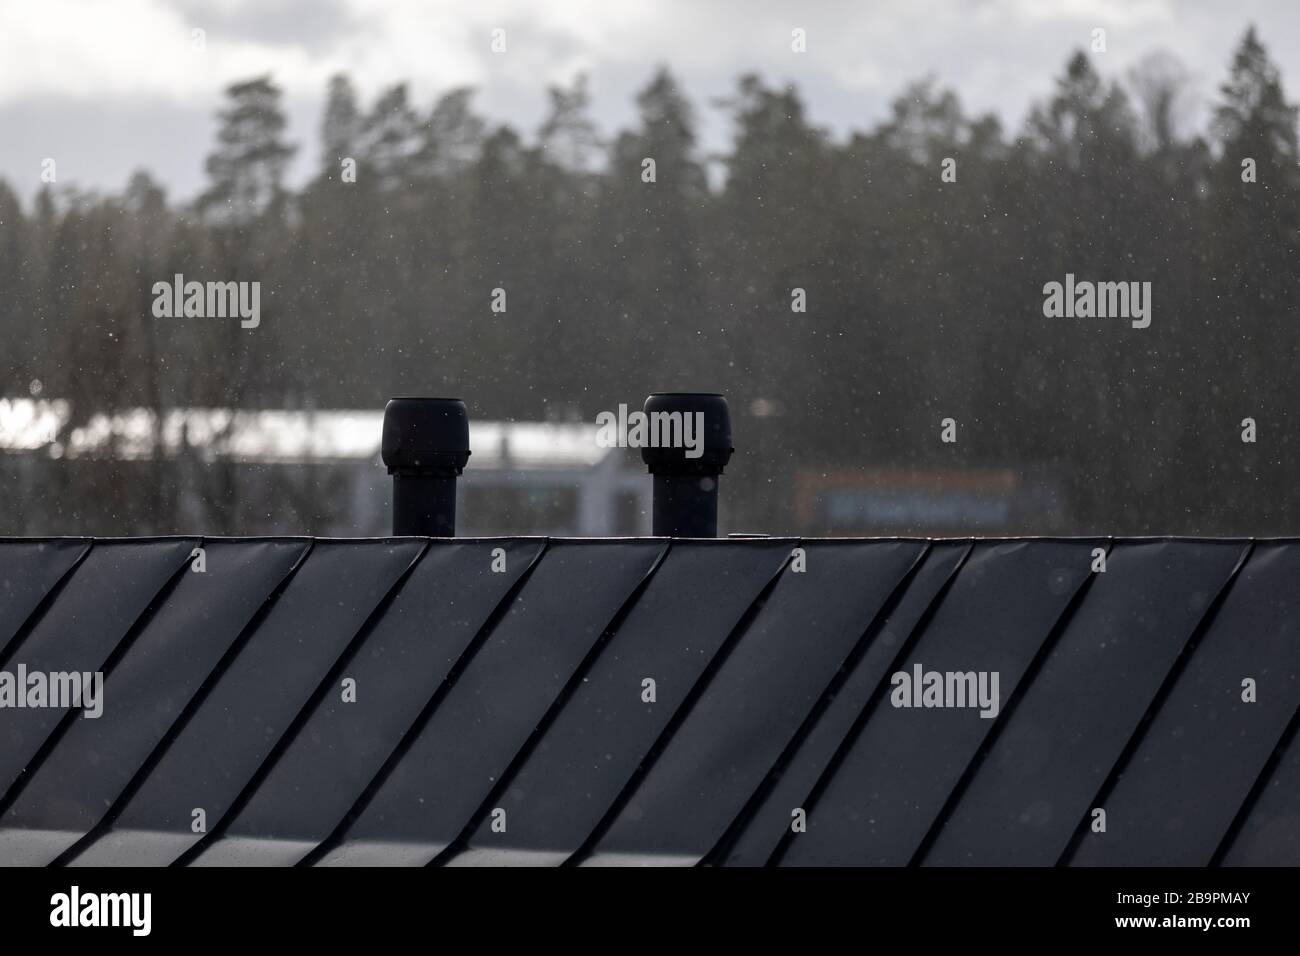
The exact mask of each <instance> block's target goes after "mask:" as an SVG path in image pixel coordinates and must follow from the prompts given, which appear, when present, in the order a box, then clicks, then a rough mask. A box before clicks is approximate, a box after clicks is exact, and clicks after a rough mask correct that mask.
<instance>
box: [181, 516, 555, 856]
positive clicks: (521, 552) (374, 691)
mask: <svg viewBox="0 0 1300 956" xmlns="http://www.w3.org/2000/svg"><path fill="white" fill-rule="evenodd" d="M543 546H544V544H543V542H542V541H540V540H515V541H493V542H482V543H459V542H458V543H455V544H447V545H445V546H440V547H438V548H436V549H433V550H432V551H431V552H430V553H427V554H425V556H424V557H423V558H421V559H420V563H419V564H418V565H417V566H416V568H415V570H414V571H413V572H412V573H411V575H410V577H408V578H407V579H406V580H405V581H404V582H403V583H402V585H401V589H400V590H399V591H398V593H397V594H396V595H395V597H394V598H393V600H392V603H391V604H389V606H388V607H387V608H386V609H385V611H384V613H383V615H382V616H381V617H380V618H379V620H378V621H377V622H376V623H375V625H374V627H373V629H372V630H371V631H370V633H369V634H368V635H366V637H365V640H364V641H363V642H362V643H361V644H360V645H359V646H358V647H357V648H356V652H355V653H354V654H353V655H352V657H351V659H350V660H349V661H348V662H347V664H346V665H345V667H344V669H343V674H344V676H345V678H348V679H351V680H353V681H355V685H354V686H355V690H356V698H355V700H353V701H348V702H345V701H344V700H343V694H342V692H341V691H340V690H339V689H338V688H332V689H331V691H330V692H329V693H328V694H326V695H325V696H324V697H323V698H322V699H321V700H320V701H319V702H317V704H316V706H315V707H314V708H313V710H312V713H311V716H310V717H309V719H308V720H307V721H306V722H305V723H304V724H303V726H302V727H301V728H300V729H299V731H298V733H297V734H296V736H295V738H294V740H293V742H292V743H291V744H290V745H289V747H288V748H287V749H286V750H285V751H284V753H282V754H281V755H280V757H279V759H278V760H277V761H276V763H275V765H274V767H273V768H272V769H271V771H270V773H269V774H268V775H267V777H266V778H265V779H264V780H262V781H261V782H260V784H259V785H258V787H257V790H256V791H255V792H254V793H253V795H252V797H251V799H250V800H249V802H248V804H247V805H246V806H245V807H243V808H242V809H241V810H240V811H239V813H238V815H237V816H236V817H235V818H234V819H233V820H231V821H230V822H229V824H227V825H225V826H223V827H222V828H221V831H220V833H218V834H216V836H217V839H216V840H215V841H213V842H211V844H210V845H209V846H208V848H207V849H206V850H205V851H204V852H203V854H202V855H200V856H199V857H198V858H197V859H196V860H195V861H194V862H195V865H203V866H213V865H217V866H219V865H249V864H258V865H288V864H292V863H296V862H298V861H299V860H301V859H302V858H303V857H304V856H305V855H306V854H307V853H308V852H310V851H311V850H313V849H315V848H316V846H317V845H319V844H320V842H321V841H323V840H324V839H325V838H326V837H328V836H329V835H330V833H331V832H332V831H333V830H334V828H335V827H336V826H337V825H338V824H339V823H341V822H342V821H343V818H344V815H345V814H346V813H347V812H348V810H349V809H350V808H351V807H352V805H353V804H354V803H355V801H356V800H357V799H358V798H359V797H360V796H361V794H362V792H363V790H364V789H365V787H366V786H367V785H368V784H369V783H370V782H371V780H372V779H373V778H374V775H375V774H376V773H377V772H378V771H379V769H380V767H381V766H382V765H383V762H384V760H385V759H386V758H388V757H389V756H390V755H391V754H392V753H393V751H394V749H395V748H396V747H397V745H398V743H399V742H400V741H401V739H402V736H403V734H405V733H406V731H407V730H408V729H409V728H410V726H411V724H412V722H413V721H414V720H415V719H416V717H417V716H418V715H419V713H420V711H421V709H422V708H423V707H424V705H425V703H426V701H428V700H429V698H430V697H431V696H432V695H433V693H434V692H435V691H436V690H437V689H438V686H439V684H441V683H442V682H443V680H444V679H445V678H446V677H447V674H448V672H449V671H450V670H451V669H452V667H453V665H455V663H456V661H457V660H459V659H460V656H461V654H462V653H463V652H464V651H465V649H466V647H467V646H468V645H469V644H470V642H471V641H472V640H473V639H474V637H475V635H476V634H477V633H478V632H479V629H480V628H481V627H482V626H483V625H484V623H485V622H486V621H487V619H488V616H489V615H490V614H491V613H492V611H493V610H494V609H495V608H496V606H497V604H498V603H499V602H500V601H501V600H502V599H503V598H504V597H505V596H506V595H507V594H508V592H509V591H510V588H511V587H512V586H513V585H514V584H515V582H516V581H517V580H518V579H519V577H520V576H521V575H522V574H523V573H524V570H525V569H526V568H527V567H528V566H529V564H530V563H531V562H532V560H533V559H534V558H535V557H536V556H537V553H538V552H539V551H541V549H542V547H543ZM498 552H500V554H499V562H498ZM494 567H497V568H500V569H501V570H499V571H498V570H494ZM304 794H312V795H313V796H312V799H310V800H304V799H303V795H304Z"/></svg>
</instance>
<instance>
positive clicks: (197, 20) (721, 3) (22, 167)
mask: <svg viewBox="0 0 1300 956" xmlns="http://www.w3.org/2000/svg"><path fill="white" fill-rule="evenodd" d="M1250 22H1254V23H1255V24H1256V25H1257V26H1258V27H1259V29H1260V33H1261V36H1262V38H1263V40H1264V43H1265V45H1266V46H1267V47H1268V49H1269V51H1270V53H1271V54H1272V56H1273V57H1274V59H1275V60H1277V61H1278V62H1279V63H1280V64H1281V66H1282V70H1283V77H1284V80H1285V82H1286V86H1287V91H1288V94H1289V96H1290V98H1291V99H1292V100H1295V99H1300V95H1298V94H1300V9H1297V0H845V2H840V0H801V2H776V0H645V2H636V3H632V2H621V0H469V2H459V3H452V2H440V0H0V177H3V178H4V179H6V180H7V181H8V182H9V183H10V184H11V185H13V186H14V187H15V188H16V189H17V190H18V191H19V193H20V194H21V195H23V196H24V197H30V195H31V193H32V192H33V191H35V190H36V189H37V188H39V186H40V169H41V160H42V159H44V158H46V157H53V158H54V159H55V160H56V162H57V164H58V166H57V168H58V182H59V183H60V184H67V183H75V184H77V185H79V186H81V187H87V188H89V187H93V188H98V189H103V190H110V191H117V190H120V189H121V187H122V186H123V184H124V183H125V182H126V178H127V176H128V174H129V173H130V171H131V170H133V169H135V168H139V167H144V168H147V169H149V170H150V171H151V172H153V173H154V175H155V176H157V177H158V178H159V179H161V180H162V181H163V182H164V183H165V184H166V185H167V186H168V188H169V190H170V191H171V194H172V197H173V198H178V199H188V198H190V197H192V196H193V195H194V194H195V193H196V192H197V191H198V189H199V188H200V187H201V185H202V182H203V159H204V156H205V155H206V154H207V152H208V151H209V149H210V147H211V144H212V135H213V129H214V122H213V113H214V111H215V110H216V109H217V107H218V105H219V103H220V99H221V91H222V89H223V87H224V86H225V85H226V84H228V83H230V82H232V81H234V80H237V79H243V78H247V77H250V76H254V75H258V74H261V73H270V74H271V75H272V76H273V77H274V79H275V81H276V82H277V83H278V84H279V85H280V87H281V88H282V89H283V90H284V92H285V106H286V109H287V111H288V114H289V118H290V128H289V137H290V139H291V140H292V141H294V142H296V143H298V144H300V147H301V148H300V151H299V155H298V157H297V160H296V164H295V166H294V169H293V174H292V178H293V181H294V182H295V183H297V182H300V181H301V180H302V179H303V178H304V177H305V176H306V174H307V172H308V170H310V169H311V168H314V166H315V164H316V158H317V141H316V139H317V135H316V134H317V128H318V125H319V119H320V109H321V105H322V100H323V94H324V89H325V85H326V82H327V80H328V78H329V76H330V75H331V74H333V73H335V72H338V71H346V72H347V73H349V74H350V75H351V76H352V77H353V79H354V81H355V82H356V84H357V86H358V87H359V89H360V90H361V92H362V95H363V96H364V97H365V100H366V104H367V105H368V103H369V101H370V99H371V98H372V97H373V96H374V94H375V93H376V92H377V91H378V90H380V89H381V88H383V87H384V86H386V85H389V84H392V83H394V82H397V81H400V80H407V81H409V83H410V85H411V89H412V93H413V95H414V98H415V100H416V102H417V103H418V104H419V105H420V106H421V108H423V107H424V106H425V105H427V103H429V102H431V101H432V99H433V98H434V97H436V96H437V95H438V94H439V93H441V92H443V91H445V90H447V89H448V88H450V87H453V86H459V85H464V84H472V85H475V86H477V87H479V88H480V91H481V92H480V94H479V99H478V106H479V109H480V110H481V111H482V112H483V113H485V114H486V115H487V116H488V117H489V118H491V119H492V120H494V121H498V122H509V123H511V124H512V125H514V126H516V127H517V128H519V129H521V130H522V131H524V132H525V133H527V134H529V135H530V136H531V134H532V132H533V131H534V130H535V129H536V127H537V125H538V123H539V122H540V121H541V119H542V116H543V113H544V110H545V90H546V86H547V84H549V83H555V82H568V81H569V80H571V79H572V77H573V75H574V74H575V73H577V72H578V71H581V70H585V71H587V72H588V73H589V74H590V76H591V90H592V93H593V96H594V102H593V112H594V115H595V117H596V120H597V122H598V123H599V124H600V126H601V128H602V131H603V132H605V133H611V132H613V131H615V130H617V129H619V128H621V127H623V126H626V125H630V124H631V122H632V120H633V117H634V107H633V102H632V98H633V96H634V94H635V92H636V90H637V89H638V88H639V87H641V86H642V85H643V84H644V83H645V82H646V80H647V78H648V77H649V75H650V73H651V71H652V70H653V69H654V67H655V66H656V65H657V64H661V63H662V64H666V65H667V66H668V67H669V68H670V69H671V70H672V71H673V72H674V73H675V75H676V76H677V77H678V79H679V80H681V81H682V82H683V84H684V85H685V87H686V89H687V90H688V92H689V94H690V96H691V98H692V100H693V101H694V102H695V103H696V106H697V108H698V110H699V118H700V121H701V127H702V129H701V132H702V136H703V140H704V145H705V146H706V147H707V148H715V147H717V148H720V147H722V146H724V145H725V144H726V143H727V142H728V137H729V135H730V130H729V129H728V127H727V124H726V121H725V118H724V117H723V116H722V115H721V114H720V113H719V111H718V110H716V109H714V108H712V107H710V106H709V102H710V101H711V100H712V99H713V98H714V97H716V96H719V95H722V94H725V93H727V92H729V91H730V90H731V89H732V88H733V87H734V84H735V79H736V77H737V76H738V75H739V74H740V73H742V72H745V71H751V70H753V71H758V72H760V73H761V74H763V75H764V76H765V77H766V78H767V79H768V80H769V81H771V82H774V83H776V82H785V81H787V80H788V81H792V82H794V83H796V84H797V85H798V87H799V89H800V90H801V91H802V93H803V95H804V99H805V102H806V103H807V104H808V106H809V109H810V113H811V116H812V118H813V120H814V121H815V122H817V123H818V124H821V125H823V126H825V127H827V128H829V129H830V130H831V131H832V132H833V133H834V134H836V135H837V136H843V135H844V133H845V131H846V130H849V129H854V128H863V127H867V126H870V125H872V124H873V123H875V122H876V121H878V120H879V119H880V118H881V117H882V116H884V115H885V113H886V110H887V109H888V104H889V101H890V100H891V99H892V98H893V97H894V96H895V95H896V94H897V92H898V91H899V90H900V88H901V87H902V86H903V85H904V83H905V82H907V81H908V80H912V79H916V78H918V77H920V76H922V75H924V74H926V73H934V74H935V75H936V76H937V77H938V78H939V79H940V81H941V82H942V83H943V84H944V85H948V86H952V87H953V88H955V89H956V90H957V91H958V92H959V93H960V95H961V99H962V102H963V104H964V105H965V107H966V108H967V110H968V112H984V111H994V112H996V113H998V114H999V116H1001V118H1002V119H1003V121H1004V122H1005V123H1006V124H1007V125H1008V127H1009V128H1012V129H1015V128H1018V127H1019V124H1020V122H1021V120H1022V119H1023V118H1024V115H1025V112H1026V110H1027V108H1028V106H1029V105H1030V104H1031V103H1032V102H1033V101H1035V100H1038V99H1041V98H1043V97H1044V96H1045V95H1047V94H1048V93H1049V92H1050V90H1051V86H1052V81H1053V79H1054V77H1056V76H1057V75H1059V74H1060V72H1061V69H1062V67H1063V65H1064V63H1065V60H1066V58H1067V56H1068V55H1069V53H1070V51H1071V50H1072V49H1074V48H1076V47H1086V46H1087V45H1088V44H1089V42H1090V39H1091V32H1092V30H1093V29H1094V28H1095V27H1103V28H1105V29H1106V31H1107V46H1108V49H1107V52H1106V53H1104V54H1100V55H1098V56H1097V57H1096V59H1097V62H1098V63H1099V65H1100V66H1101V67H1102V69H1103V71H1104V72H1105V73H1107V74H1109V75H1113V76H1118V75H1120V74H1122V73H1123V72H1124V71H1125V70H1126V69H1127V68H1128V67H1129V66H1130V65H1131V64H1132V63H1133V62H1135V61H1136V60H1137V59H1139V58H1141V57H1142V56H1143V55H1144V54H1147V53H1149V52H1151V51H1152V50H1156V49H1163V50H1167V51H1170V52H1172V53H1174V54H1175V55H1177V56H1178V57H1179V58H1180V59H1181V60H1182V61H1183V62H1184V64H1185V65H1186V66H1187V67H1188V68H1189V69H1190V71H1191V73H1192V76H1193V77H1194V78H1195V81H1196V85H1197V93H1198V102H1197V104H1195V108H1196V109H1198V110H1199V111H1200V114H1201V116H1203V115H1204V110H1205V109H1206V108H1207V105H1208V104H1209V103H1210V102H1211V100H1212V98H1213V97H1214V96H1215V93H1216V90H1217V87H1218V85H1219V84H1220V83H1221V82H1222V79H1223V76H1224V72H1225V70H1226V68H1227V65H1228V61H1229V57H1230V55H1231V52H1232V48H1233V47H1234V45H1235V44H1236V43H1237V41H1238V40H1239V38H1240V36H1241V34H1242V32H1243V31H1244V30H1245V28H1246V26H1247V24H1248V23H1250ZM796 27H799V28H803V29H804V30H806V31H807V37H808V40H807V43H808V51H807V53H806V54H802V55H800V54H796V53H793V52H792V51H791V48H790V45H791V44H790V37H791V30H793V29H794V28H796ZM195 28H201V29H202V30H204V31H205V34H206V49H204V50H202V51H198V50H195V49H193V47H192V43H191V35H192V31H193V30H194V29H195ZM496 28H501V29H504V30H505V31H506V40H507V52H506V53H504V54H493V53H492V52H491V49H490V44H491V33H492V30H493V29H496Z"/></svg>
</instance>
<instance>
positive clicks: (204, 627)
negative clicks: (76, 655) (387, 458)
mask: <svg viewBox="0 0 1300 956" xmlns="http://www.w3.org/2000/svg"><path fill="white" fill-rule="evenodd" d="M307 547H308V544H307V542H305V541H296V542H289V541H283V542H282V541H261V542H242V541H241V542H236V541H220V540H218V541H209V542H206V543H205V544H204V551H205V562H206V569H205V570H204V571H203V572H202V573H198V572H192V571H189V572H186V573H183V574H182V575H181V577H180V580H179V581H178V582H177V584H176V586H175V588H173V589H172V591H171V592H170V593H169V594H168V595H167V597H166V599H165V601H164V602H163V603H162V605H161V606H160V607H159V609H158V610H157V612H155V614H154V615H153V617H152V619H151V620H150V621H149V623H148V624H147V625H146V626H145V627H144V629H143V631H142V632H141V633H140V635H139V636H138V637H137V638H136V640H135V641H134V642H133V644H132V645H131V647H130V649H129V650H128V651H127V652H126V654H125V655H124V656H123V657H122V658H121V660H120V661H118V663H117V665H116V666H115V667H114V668H113V670H112V672H111V673H110V674H109V675H108V676H107V677H106V679H105V682H104V698H105V700H104V708H103V713H102V714H101V715H100V716H99V717H97V718H94V719H78V720H74V721H73V722H72V723H71V724H70V725H69V727H68V729H67V733H66V734H64V736H63V738H62V739H61V740H60V741H59V742H58V744H57V745H56V746H55V747H54V748H53V749H52V750H51V751H50V752H49V753H48V754H47V755H46V757H45V759H44V760H43V761H42V762H41V764H40V765H39V767H37V768H36V769H35V770H34V771H33V772H32V774H31V775H30V777H29V778H28V780H27V783H26V786H25V787H24V788H23V789H22V790H21V792H20V793H18V794H16V796H17V800H16V801H15V802H14V803H13V804H12V805H11V806H10V807H9V808H8V809H7V811H6V812H5V813H4V815H3V818H0V823H2V826H3V829H0V859H3V860H5V861H6V862H9V863H19V864H23V865H45V864H48V863H50V862H51V861H53V860H54V859H55V858H56V857H57V856H58V855H59V854H60V853H62V852H63V851H64V850H66V849H67V848H68V847H70V846H71V845H72V844H73V843H74V842H76V841H77V840H79V839H81V838H82V837H83V836H85V835H86V833H87V831H89V830H90V828H91V827H93V826H94V825H95V824H96V823H98V822H99V821H100V819H101V818H102V817H103V815H104V812H105V810H106V809H107V808H108V807H109V806H110V805H111V804H112V803H113V802H114V801H115V800H116V799H117V798H118V797H119V796H120V795H121V794H122V792H123V790H124V789H125V788H126V786H127V785H128V784H129V783H130V781H131V778H132V777H133V776H134V775H135V773H136V772H137V771H138V770H139V769H140V767H141V765H142V764H143V763H144V761H145V759H146V758H147V757H148V756H149V754H150V752H151V751H152V750H153V748H154V747H155V746H156V745H157V743H158V741H159V740H161V739H162V737H163V735H164V734H165V733H166V731H167V730H168V728H169V727H170V726H171V725H172V721H173V720H174V719H175V718H176V716H177V715H178V714H179V713H180V711H181V709H182V708H183V707H184V706H185V705H186V704H187V703H188V702H189V701H190V699H191V697H192V696H193V694H194V692H195V691H196V690H197V689H198V687H199V685H200V684H201V683H202V681H203V680H204V679H205V678H206V677H207V676H208V675H209V674H210V673H211V671H212V668H213V667H214V666H216V664H217V662H218V661H219V660H220V659H221V657H222V655H223V654H224V653H225V652H226V651H227V649H228V648H229V647H230V645H231V644H232V643H233V642H234V641H235V639H236V638H237V637H238V636H239V635H240V633H241V632H242V631H243V629H244V627H245V626H246V625H247V624H248V622H249V620H250V619H251V618H252V617H253V615H254V614H255V613H256V612H257V610H258V608H259V607H261V606H262V604H263V603H264V602H265V601H266V599H267V597H268V596H269V595H270V594H271V593H272V591H273V590H274V589H275V588H276V586H277V585H278V584H279V583H280V582H281V581H282V580H283V579H284V577H285V575H286V574H288V573H289V571H290V568H291V567H292V566H293V565H294V563H295V562H296V561H297V560H298V559H299V558H300V557H301V556H302V554H303V553H304V552H305V551H306V550H307Z"/></svg>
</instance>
